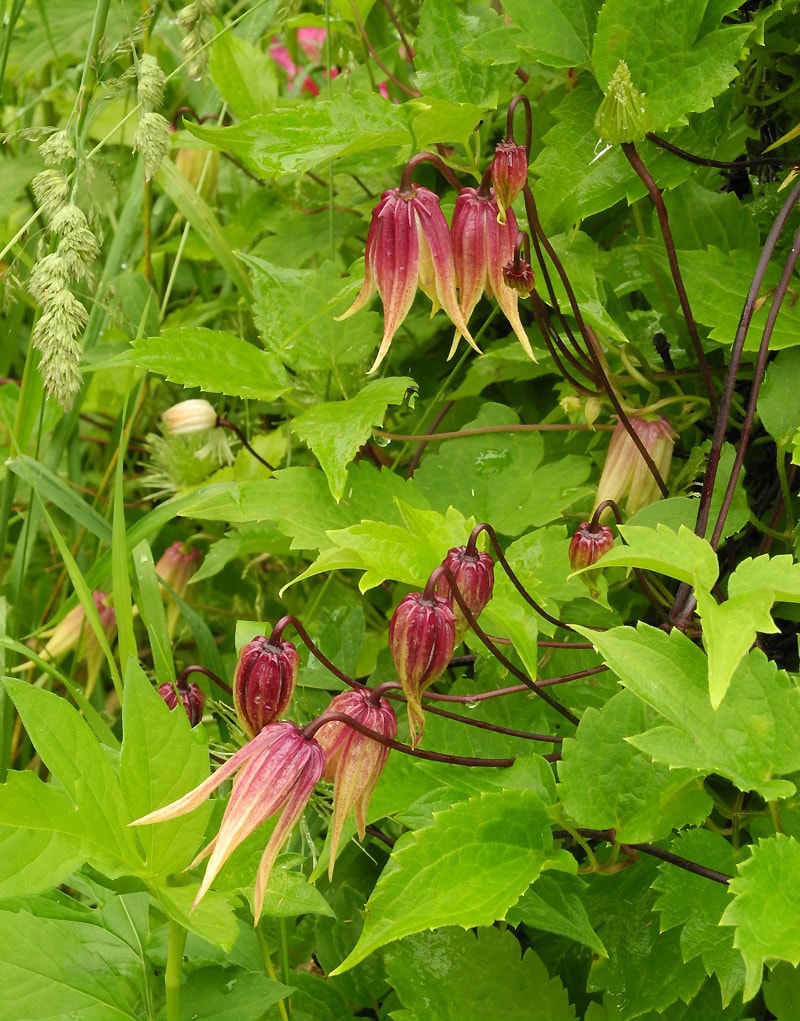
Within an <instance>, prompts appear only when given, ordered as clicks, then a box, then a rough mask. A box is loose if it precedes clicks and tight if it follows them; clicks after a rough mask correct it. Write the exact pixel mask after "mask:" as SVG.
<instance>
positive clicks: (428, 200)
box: [336, 184, 513, 373]
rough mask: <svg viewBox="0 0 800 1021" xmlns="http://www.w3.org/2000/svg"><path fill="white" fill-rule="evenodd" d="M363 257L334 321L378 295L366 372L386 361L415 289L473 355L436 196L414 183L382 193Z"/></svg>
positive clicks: (449, 238)
mask: <svg viewBox="0 0 800 1021" xmlns="http://www.w3.org/2000/svg"><path fill="white" fill-rule="evenodd" d="M365 254H366V269H365V275H364V284H363V286H362V288H361V290H360V291H359V292H358V296H357V297H356V300H355V301H354V302H353V304H352V305H351V306H350V308H349V309H347V311H346V312H343V313H342V315H340V316H337V317H336V318H337V319H338V320H341V319H347V318H348V317H349V316H351V315H354V314H355V313H356V312H359V311H360V310H361V309H362V308H364V306H365V305H367V304H368V303H369V301H370V300H371V298H372V296H373V295H374V294H375V291H377V292H378V293H379V294H380V296H381V301H382V302H383V339H382V340H381V346H380V349H379V350H378V356H377V358H376V359H375V361H374V363H373V365H372V368H371V369H370V370H369V371H370V373H373V372H375V370H376V369H377V368H378V366H379V365H380V364H381V362H382V361H383V359H384V358H385V357H386V352H387V351H388V350H389V345H390V344H391V343H392V338H393V337H394V335H395V333H396V332H397V330H398V328H399V326H400V324H401V323H402V322H403V320H404V319H405V317H406V315H408V311H409V309H410V308H411V305H412V303H413V301H414V295H415V294H416V291H417V287H419V288H421V289H422V290H423V291H424V292H425V294H426V295H427V296H428V297H429V298H430V299H431V303H432V305H433V308H432V310H431V314H432V315H433V313H435V312H437V311H438V310H439V309H440V308H442V309H444V311H445V312H446V313H447V315H448V316H449V317H450V318H451V319H452V321H453V323H455V326H456V329H457V330H458V336H459V337H461V336H464V337H466V339H467V341H468V342H469V343H470V344H471V345H472V347H473V348H475V350H476V351H479V348H478V346H477V345H476V343H475V341H474V340H473V339H472V335H471V333H470V332H469V327H468V326H467V323H466V318H465V317H464V315H463V314H462V311H461V308H459V304H458V299H457V297H456V278H455V270H454V267H453V243H452V240H451V237H450V232H449V230H448V229H447V221H446V220H445V218H444V214H443V213H442V211H441V209H440V208H439V197H438V196H437V195H435V194H434V193H433V192H432V191H430V190H429V189H428V188H421V187H420V186H419V185H416V184H414V185H412V186H411V187H410V189H409V190H408V191H407V192H406V191H404V190H401V189H400V188H393V189H391V190H390V191H385V192H384V193H383V194H382V195H381V200H380V202H379V203H378V205H377V206H376V207H375V209H374V210H373V211H372V222H371V223H370V228H369V232H368V234H367V247H366V253H365ZM510 254H513V245H512V251H511V253H510ZM475 300H476V302H477V298H476V299H475Z"/></svg>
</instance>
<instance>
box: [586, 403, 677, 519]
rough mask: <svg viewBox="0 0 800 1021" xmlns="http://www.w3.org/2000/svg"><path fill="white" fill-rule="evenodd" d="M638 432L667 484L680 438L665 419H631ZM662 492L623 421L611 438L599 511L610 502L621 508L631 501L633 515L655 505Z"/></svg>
mask: <svg viewBox="0 0 800 1021" xmlns="http://www.w3.org/2000/svg"><path fill="white" fill-rule="evenodd" d="M629 421H630V423H631V426H632V427H633V430H634V432H635V433H636V435H637V436H638V437H639V439H640V440H641V441H642V444H643V445H644V448H645V450H646V451H647V452H648V454H649V455H650V457H651V458H652V459H653V463H654V464H655V466H656V468H658V470H659V472H660V474H661V478H662V479H663V480H664V481H665V482H666V480H667V477H668V476H669V469H670V466H671V464H672V449H673V447H674V445H675V440H676V439H677V436H678V434H677V433H676V432H675V430H674V429H673V428H672V426H671V425H670V424H669V422H668V421H667V419H666V418H664V417H663V416H661V417H659V418H656V419H653V420H649V419H646V418H640V417H638V416H636V415H630V416H629ZM660 496H661V490H660V488H659V485H658V483H657V482H656V480H655V478H653V474H652V472H651V471H650V468H649V467H648V465H647V462H646V461H645V459H644V458H643V457H642V455H641V454H640V453H639V450H638V448H637V446H636V444H635V443H634V442H633V440H632V439H631V436H630V433H629V432H628V430H627V429H626V428H625V426H624V424H623V423H622V422H621V421H620V422H617V425H616V426H615V428H614V432H613V433H612V434H611V442H610V443H609V445H608V453H607V454H606V460H605V464H604V465H603V472H602V474H601V476H600V482H599V484H598V487H597V495H596V497H595V504H594V505H595V507H599V506H600V504H601V503H604V502H605V501H606V500H613V501H614V502H615V503H617V504H621V503H622V501H623V500H624V499H625V498H626V497H627V503H626V505H625V510H626V512H627V513H628V515H633V514H635V513H636V512H637V511H640V510H641V509H642V508H643V507H647V506H649V505H650V504H651V503H655V501H656V500H658V499H659V497H660Z"/></svg>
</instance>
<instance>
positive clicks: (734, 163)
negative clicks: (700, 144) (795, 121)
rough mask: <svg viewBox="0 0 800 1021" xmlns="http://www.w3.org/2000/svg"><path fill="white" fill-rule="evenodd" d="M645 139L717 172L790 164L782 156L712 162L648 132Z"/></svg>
mask: <svg viewBox="0 0 800 1021" xmlns="http://www.w3.org/2000/svg"><path fill="white" fill-rule="evenodd" d="M645 137H646V138H647V141H648V142H652V143H653V145H657V146H658V147H659V148H661V149H665V150H666V151H667V152H671V153H672V154H673V155H674V156H678V157H680V159H682V160H686V162H687V163H696V164H697V165H698V166H700V167H716V168H717V169H719V170H748V169H750V168H751V167H785V166H786V164H787V163H788V162H790V161H789V160H786V159H785V158H784V157H783V156H760V157H756V158H755V159H752V160H712V159H709V158H708V157H707V156H695V154H694V153H692V152H687V151H686V150H685V149H679V148H678V146H677V145H673V144H672V142H668V141H667V140H666V139H665V138H659V137H658V135H654V134H653V132H652V131H648V133H647V135H646V136H645Z"/></svg>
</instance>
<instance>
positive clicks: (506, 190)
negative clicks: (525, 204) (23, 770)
mask: <svg viewBox="0 0 800 1021" xmlns="http://www.w3.org/2000/svg"><path fill="white" fill-rule="evenodd" d="M527 180H528V153H527V150H526V149H525V146H524V145H517V143H516V142H510V141H505V142H499V143H498V145H497V148H496V149H495V151H494V159H493V160H492V185H493V187H494V190H495V195H496V196H497V206H498V213H497V219H498V221H499V222H500V223H505V222H506V210H507V209H508V207H509V206H510V205H511V204H512V203H513V201H514V199H515V198H516V197H517V195H519V193H520V192H521V191H522V189H523V188H524V187H525V183H526V181H527Z"/></svg>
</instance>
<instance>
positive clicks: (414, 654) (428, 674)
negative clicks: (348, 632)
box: [389, 592, 456, 747]
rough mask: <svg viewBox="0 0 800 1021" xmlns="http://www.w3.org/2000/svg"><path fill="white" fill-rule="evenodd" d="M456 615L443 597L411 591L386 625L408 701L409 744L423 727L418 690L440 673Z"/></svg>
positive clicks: (451, 645) (448, 654)
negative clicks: (387, 625)
mask: <svg viewBox="0 0 800 1021" xmlns="http://www.w3.org/2000/svg"><path fill="white" fill-rule="evenodd" d="M455 642H456V617H455V614H454V613H453V610H452V609H451V607H450V602H449V600H448V599H445V598H444V596H438V595H432V596H428V595H426V594H425V593H424V592H412V593H411V594H410V595H407V596H406V597H405V599H403V600H401V602H400V605H399V606H398V607H397V609H396V610H395V611H394V614H393V615H392V619H391V622H390V624H389V649H390V651H391V653H392V659H394V665H395V669H396V670H397V676H398V679H399V680H400V684H401V686H402V688H403V692H404V694H405V696H406V699H407V701H408V722H409V726H410V728H411V744H412V746H414V747H416V746H417V745H418V744H419V742H420V740H421V738H422V732H423V730H424V729H425V717H424V715H423V713H422V703H421V701H420V699H421V697H422V693H423V692H424V691H425V689H426V688H428V687H429V686H430V685H431V684H433V682H434V681H435V680H436V678H437V677H439V676H441V674H442V673H444V671H445V669H446V668H447V664H448V663H449V662H450V660H451V658H452V656H453V648H454V647H455Z"/></svg>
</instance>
